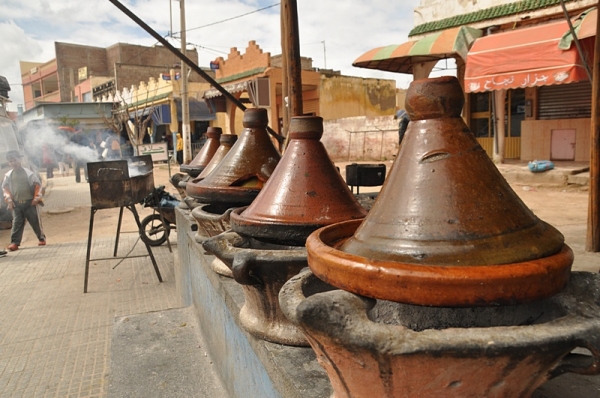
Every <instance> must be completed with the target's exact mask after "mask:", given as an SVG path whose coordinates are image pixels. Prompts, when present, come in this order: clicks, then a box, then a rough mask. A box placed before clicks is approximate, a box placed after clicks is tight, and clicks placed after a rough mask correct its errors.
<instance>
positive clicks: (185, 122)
mask: <svg viewBox="0 0 600 398" xmlns="http://www.w3.org/2000/svg"><path fill="white" fill-rule="evenodd" d="M179 9H180V18H181V53H182V54H185V55H187V41H186V40H187V39H186V33H185V0H179ZM171 78H172V79H175V76H173V77H171ZM189 104H190V103H189V95H188V66H187V65H186V64H185V62H182V63H181V137H182V138H183V163H185V164H189V163H190V162H191V161H192V139H191V131H190V105H189Z"/></svg>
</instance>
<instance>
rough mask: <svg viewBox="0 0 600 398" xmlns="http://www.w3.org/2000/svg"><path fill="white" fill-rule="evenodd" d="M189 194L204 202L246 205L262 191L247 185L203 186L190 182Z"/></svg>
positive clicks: (188, 186) (187, 188) (236, 205)
mask: <svg viewBox="0 0 600 398" xmlns="http://www.w3.org/2000/svg"><path fill="white" fill-rule="evenodd" d="M186 190H187V194H188V195H189V196H191V197H192V198H194V199H196V200H199V201H200V202H202V203H232V204H234V205H235V206H232V207H238V206H246V205H248V204H249V203H251V202H252V201H253V200H254V199H255V198H256V196H258V194H259V193H260V189H259V188H245V187H230V186H225V187H203V186H198V185H190V184H188V185H187V187H186Z"/></svg>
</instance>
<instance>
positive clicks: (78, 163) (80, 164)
mask: <svg viewBox="0 0 600 398" xmlns="http://www.w3.org/2000/svg"><path fill="white" fill-rule="evenodd" d="M71 142H72V143H74V144H76V145H77V146H79V147H81V148H90V147H91V146H92V143H91V141H90V139H89V138H88V137H87V136H85V134H83V133H82V132H81V130H77V131H76V132H75V134H73V136H72V137H71ZM74 161H75V166H74V169H75V182H81V169H82V168H83V172H84V174H85V180H86V181H87V180H88V170H87V161H85V160H84V159H83V156H78V155H77V154H75V156H74Z"/></svg>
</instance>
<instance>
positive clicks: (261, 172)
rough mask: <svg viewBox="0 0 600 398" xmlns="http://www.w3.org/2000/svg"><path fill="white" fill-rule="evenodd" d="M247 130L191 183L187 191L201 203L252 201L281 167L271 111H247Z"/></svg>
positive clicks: (244, 121)
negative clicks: (270, 128) (269, 127)
mask: <svg viewBox="0 0 600 398" xmlns="http://www.w3.org/2000/svg"><path fill="white" fill-rule="evenodd" d="M242 124H243V125H244V130H242V133H241V134H240V136H239V137H238V139H237V141H236V143H235V144H234V145H233V146H232V147H231V149H230V150H229V152H228V153H227V154H226V155H225V157H224V158H223V160H221V162H220V163H219V164H218V165H217V166H216V167H215V168H214V169H213V171H212V172H211V173H210V174H208V175H207V176H206V177H205V178H204V179H202V180H200V181H197V182H194V181H192V182H188V183H187V185H186V192H187V194H188V195H189V196H190V197H192V198H194V199H197V200H198V201H200V202H201V203H232V204H236V205H244V204H246V205H247V204H249V203H250V202H252V200H254V198H256V196H257V195H258V193H259V192H260V190H261V188H262V187H263V185H264V184H265V183H266V181H267V180H268V179H269V177H270V176H271V173H272V172H273V170H274V169H275V166H277V163H278V162H279V159H280V158H281V154H280V153H279V151H277V149H276V148H275V146H273V142H272V141H271V139H270V137H269V134H268V132H267V124H268V118H267V110H266V109H264V108H252V109H247V110H246V111H244V118H243V119H242Z"/></svg>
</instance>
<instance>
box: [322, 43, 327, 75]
mask: <svg viewBox="0 0 600 398" xmlns="http://www.w3.org/2000/svg"><path fill="white" fill-rule="evenodd" d="M321 43H323V69H327V52H326V50H325V40H323V41H322V42H321Z"/></svg>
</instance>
